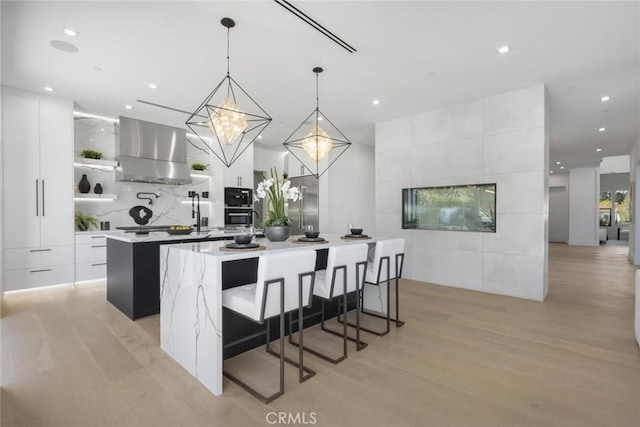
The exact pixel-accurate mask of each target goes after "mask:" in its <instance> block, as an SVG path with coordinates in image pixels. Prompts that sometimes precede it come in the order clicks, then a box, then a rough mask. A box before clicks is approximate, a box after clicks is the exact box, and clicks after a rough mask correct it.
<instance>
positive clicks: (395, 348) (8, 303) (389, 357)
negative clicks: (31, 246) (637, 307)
mask: <svg viewBox="0 0 640 427" xmlns="http://www.w3.org/2000/svg"><path fill="white" fill-rule="evenodd" d="M626 251H627V248H626V247H624V246H609V247H606V246H605V247H597V248H580V247H569V246H566V245H558V244H553V245H551V246H550V266H549V281H550V287H549V288H550V291H549V296H548V299H547V301H546V302H544V303H540V302H534V301H526V300H520V299H515V298H508V297H501V296H496V295H488V294H482V293H477V292H472V291H465V290H459V289H454V288H447V287H442V286H435V285H430V284H424V283H418V282H411V281H406V280H405V281H403V283H402V284H401V287H402V290H401V298H402V299H401V304H402V306H401V309H402V317H403V318H404V320H406V322H407V323H406V326H405V327H403V328H401V329H397V330H396V329H395V328H394V329H393V330H392V332H391V334H389V335H388V336H386V337H382V338H379V337H373V336H370V335H366V336H365V340H366V341H368V342H369V347H368V348H367V349H365V350H364V351H362V352H359V353H356V352H355V351H353V346H351V347H350V350H351V353H350V356H349V358H348V359H347V360H346V361H344V362H343V363H341V364H338V365H330V364H327V363H326V362H324V361H321V360H320V359H317V358H314V357H312V356H308V357H307V361H308V365H309V366H310V367H312V368H313V369H315V370H316V371H317V375H316V376H315V377H314V378H312V379H311V380H309V381H308V382H306V383H303V384H299V383H297V377H296V371H295V369H293V368H292V367H290V366H287V383H286V394H285V395H284V396H283V397H281V398H280V399H277V400H276V401H274V402H273V403H271V404H269V405H263V404H261V403H259V402H258V401H257V400H255V399H254V398H253V397H251V396H250V395H248V394H247V393H246V392H244V391H243V390H241V389H240V388H239V387H237V386H235V385H234V384H233V383H230V382H229V381H226V380H225V384H224V387H225V392H224V394H223V396H220V397H214V396H213V395H211V394H210V393H209V392H208V391H207V390H206V389H205V388H204V387H202V386H201V385H200V384H199V383H198V382H197V381H196V380H195V379H193V378H192V377H191V376H190V375H188V374H187V373H186V372H185V371H183V370H182V368H181V367H179V366H178V365H177V364H176V363H174V362H173V361H172V360H171V359H170V358H169V357H167V356H166V355H165V354H164V353H163V352H162V350H160V348H159V344H158V336H159V324H158V322H159V319H158V317H157V316H153V317H149V318H144V319H140V320H138V321H136V322H131V321H130V320H128V319H127V318H126V317H124V316H123V315H122V314H120V312H118V311H117V310H116V309H114V308H113V307H112V306H110V305H109V304H108V303H107V302H106V300H105V287H104V285H103V284H98V285H91V286H82V287H77V288H76V289H75V290H71V289H57V290H51V291H46V292H38V293H32V294H27V295H21V296H10V297H9V298H7V299H6V300H5V301H4V302H3V305H2V315H3V319H2V324H1V328H2V331H1V337H2V350H1V355H2V384H3V390H2V405H1V408H2V414H1V420H2V426H3V427H5V426H6V427H8V426H30V427H31V426H38V425H54V426H100V425H123V426H214V425H215V426H245V425H246V426H259V425H268V423H267V421H268V420H267V418H266V417H267V415H268V414H269V413H270V412H273V411H275V412H280V411H285V412H289V413H292V415H293V416H295V415H296V414H297V413H300V415H299V416H300V417H301V418H299V421H302V420H303V418H302V417H303V416H304V417H305V418H304V420H306V421H307V423H309V422H311V421H312V420H316V425H323V426H491V427H496V426H509V427H512V426H576V427H577V426H580V427H582V426H630V427H637V426H638V425H640V349H639V348H638V345H637V343H636V341H635V338H634V332H633V292H634V291H633V275H634V267H633V266H632V265H630V264H629V263H628V262H627V259H626ZM262 354H263V353H262V352H260V353H258V354H256V355H255V356H256V357H261V356H262ZM249 356H251V355H248V356H247V357H249ZM312 412H313V416H312V414H311V413H312ZM270 417H272V418H269V420H271V421H274V420H275V416H274V415H271V416H270Z"/></svg>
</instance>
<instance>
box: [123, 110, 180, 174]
mask: <svg viewBox="0 0 640 427" xmlns="http://www.w3.org/2000/svg"><path fill="white" fill-rule="evenodd" d="M186 133H187V132H186V131H185V130H184V129H179V128H173V127H170V126H165V125H160V124H157V123H151V122H145V121H143V120H135V119H131V118H129V117H122V116H121V117H120V123H119V129H118V132H117V139H116V159H117V160H118V161H119V162H120V165H119V166H118V167H117V168H116V181H138V182H151V183H155V184H191V175H190V174H189V166H188V165H187V135H186Z"/></svg>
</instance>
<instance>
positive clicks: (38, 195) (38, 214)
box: [36, 179, 40, 216]
mask: <svg viewBox="0 0 640 427" xmlns="http://www.w3.org/2000/svg"><path fill="white" fill-rule="evenodd" d="M39 204H40V193H39V192H38V180H37V179H36V216H40V213H39V212H38V205H39Z"/></svg>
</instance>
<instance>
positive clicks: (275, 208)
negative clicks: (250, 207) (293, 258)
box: [254, 168, 300, 241]
mask: <svg viewBox="0 0 640 427" xmlns="http://www.w3.org/2000/svg"><path fill="white" fill-rule="evenodd" d="M260 199H267V219H266V220H264V222H263V223H262V224H261V227H262V228H263V229H264V234H265V236H266V237H267V239H269V240H272V241H283V240H287V239H288V238H289V234H290V233H291V229H290V228H289V226H290V225H291V220H290V219H289V217H288V216H287V215H286V211H285V202H286V201H287V200H293V201H294V202H295V201H297V200H298V199H300V190H299V189H298V188H297V187H291V181H289V180H288V179H284V178H280V177H278V172H277V171H276V169H275V168H274V169H271V177H270V178H265V179H264V180H263V181H262V182H260V183H259V184H258V188H256V194H255V196H254V200H255V201H258V200H260Z"/></svg>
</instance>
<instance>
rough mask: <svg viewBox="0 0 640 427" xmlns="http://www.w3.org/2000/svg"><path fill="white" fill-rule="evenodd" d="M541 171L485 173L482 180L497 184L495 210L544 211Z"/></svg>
mask: <svg viewBox="0 0 640 427" xmlns="http://www.w3.org/2000/svg"><path fill="white" fill-rule="evenodd" d="M544 175H545V173H544V172H543V171H536V172H514V173H504V174H495V175H485V176H484V177H483V182H485V183H491V182H495V183H496V184H497V196H496V205H497V206H496V212H498V213H544V212H545V209H546V202H545V188H544Z"/></svg>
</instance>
